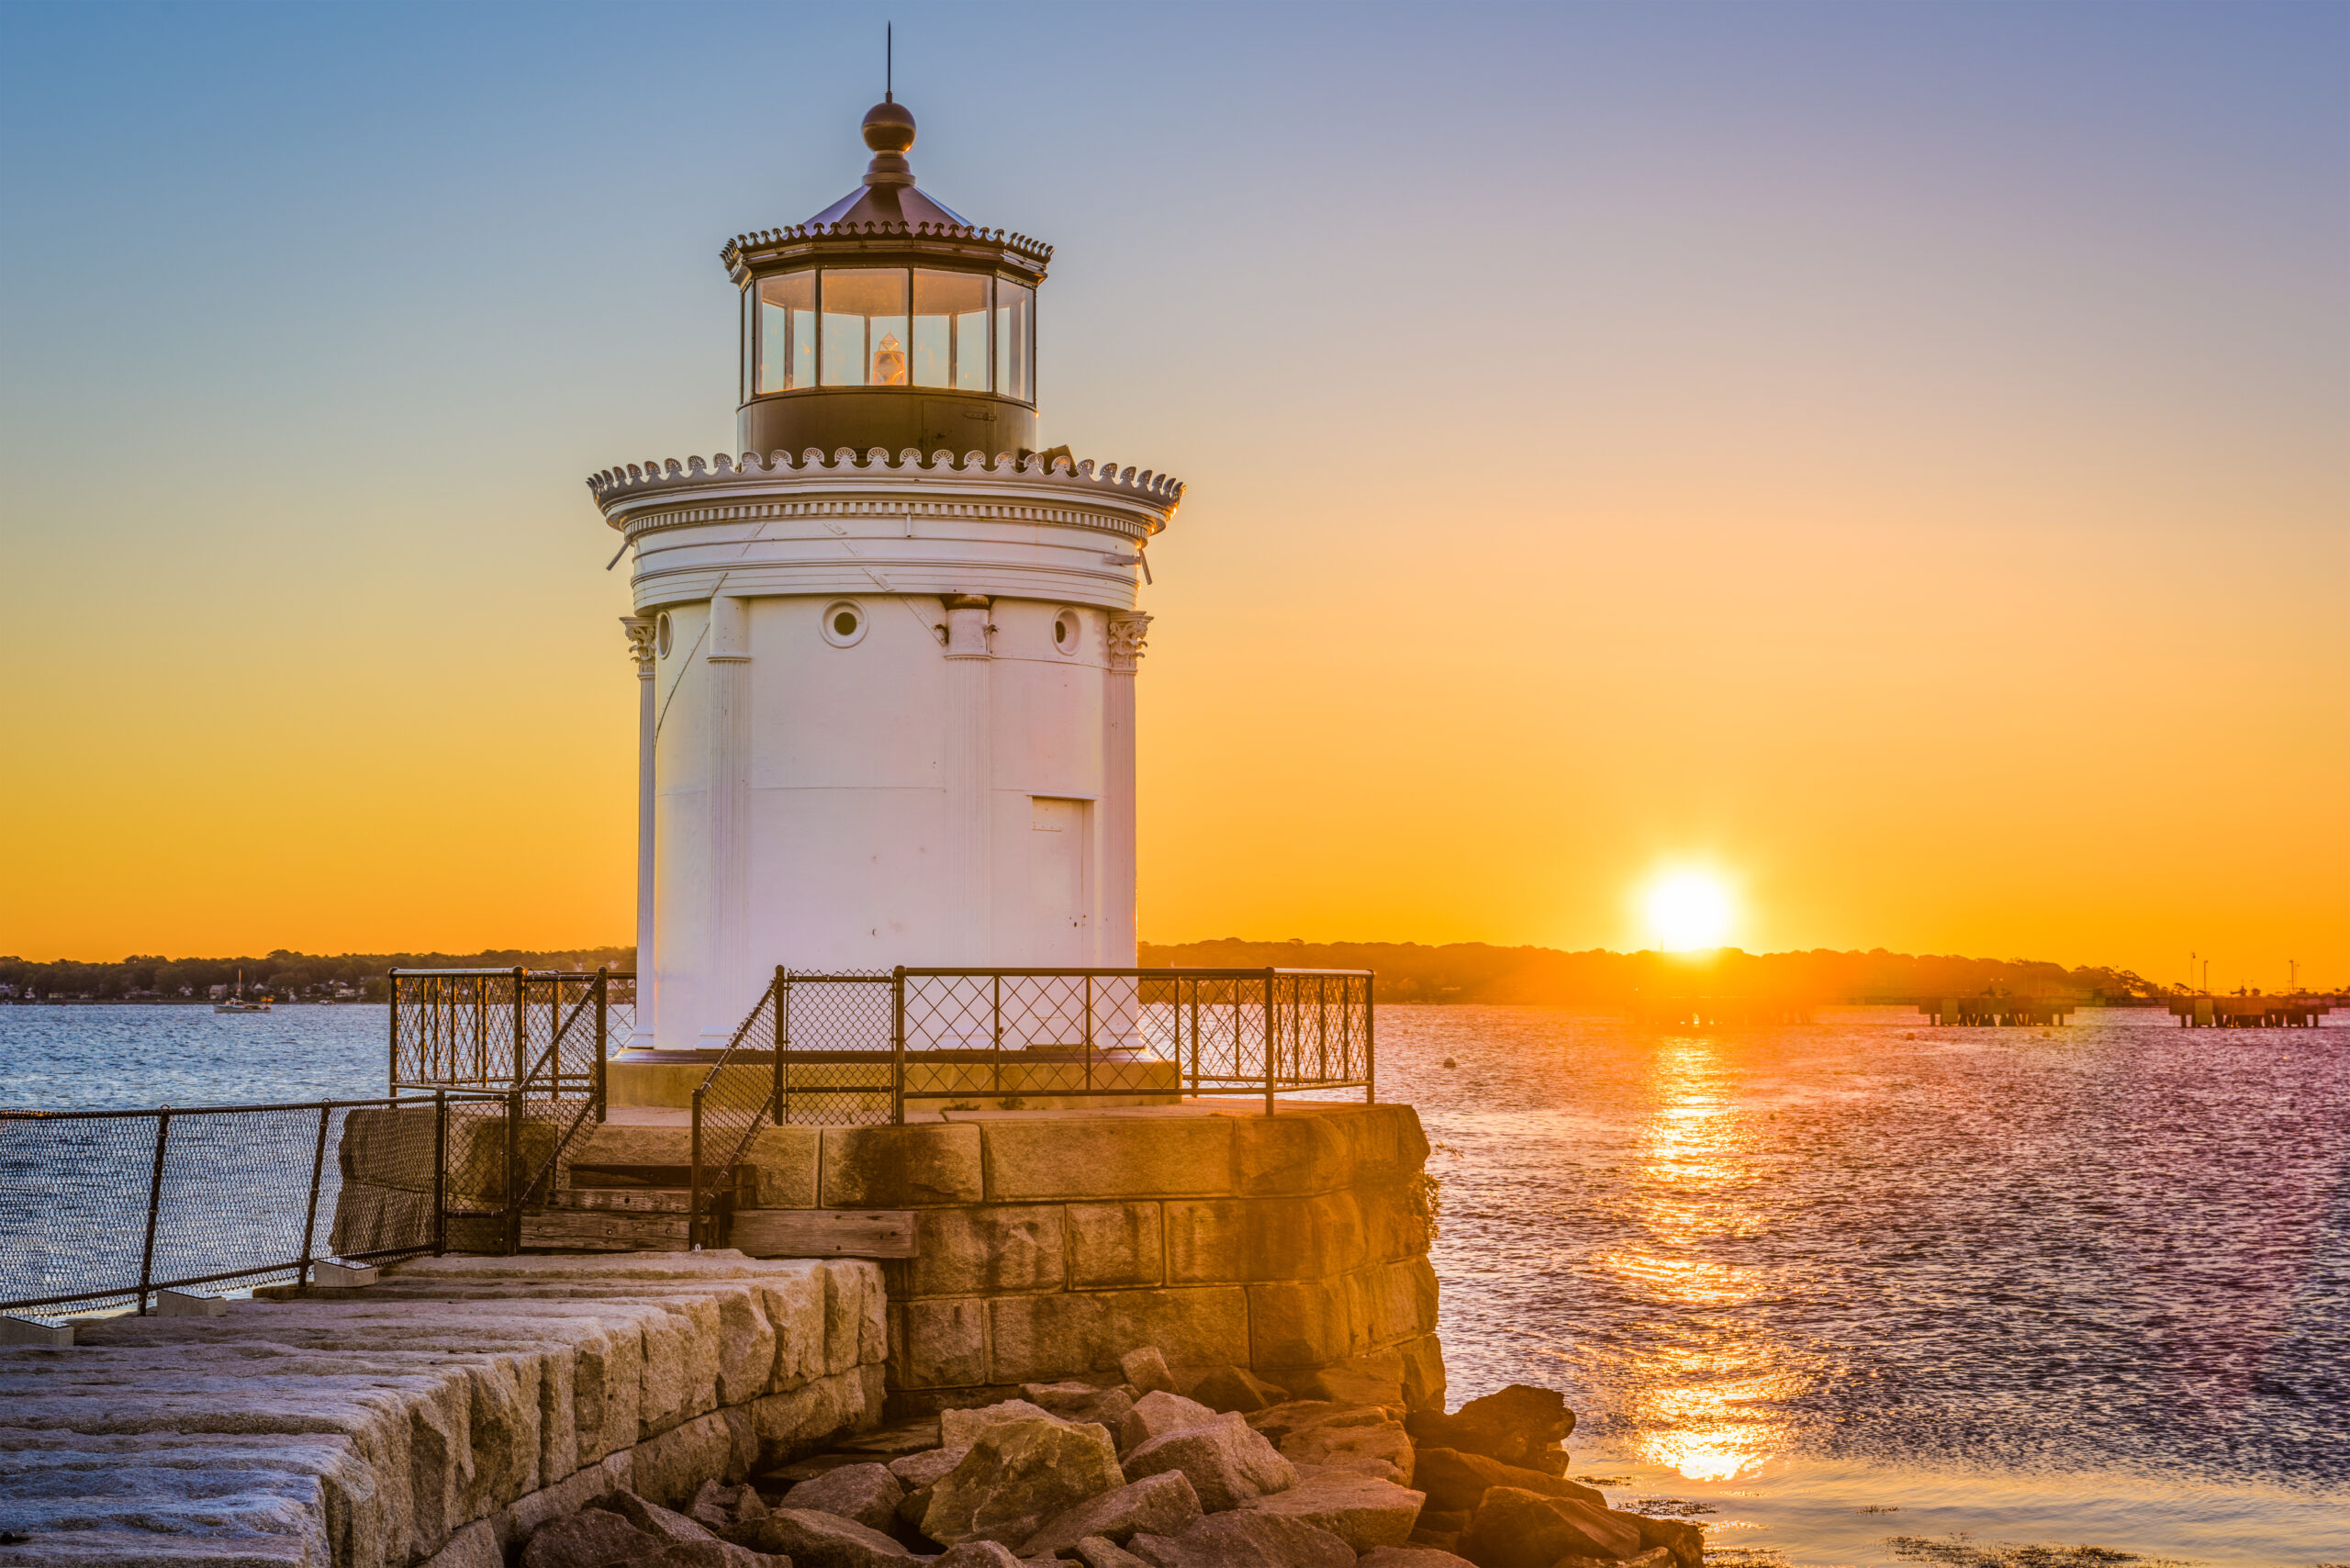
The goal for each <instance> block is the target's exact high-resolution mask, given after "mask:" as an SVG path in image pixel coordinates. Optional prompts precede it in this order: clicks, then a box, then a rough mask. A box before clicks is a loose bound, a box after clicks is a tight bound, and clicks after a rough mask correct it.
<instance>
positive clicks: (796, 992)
mask: <svg viewBox="0 0 2350 1568" xmlns="http://www.w3.org/2000/svg"><path fill="white" fill-rule="evenodd" d="M1373 984H1374V981H1373V977H1372V974H1371V971H1370V970H1368V969H893V970H890V971H888V972H886V973H882V972H872V973H849V974H814V973H802V972H797V971H794V970H791V969H777V970H776V971H775V978H774V980H773V981H772V983H771V984H769V986H768V987H767V990H766V991H764V992H762V993H761V995H760V997H759V1001H758V1003H757V1005H756V1006H755V1007H754V1008H753V1009H752V1010H751V1013H750V1014H749V1015H748V1016H747V1017H745V1018H744V1020H743V1023H742V1025H741V1026H740V1027H739V1028H737V1029H736V1030H735V1031H734V1035H733V1038H732V1039H731V1040H730V1041H729V1042H728V1044H727V1047H726V1049H725V1050H724V1051H723V1052H722V1053H721V1055H720V1057H719V1058H718V1060H717V1061H716V1062H715V1063H713V1064H712V1065H711V1070H710V1071H709V1073H708V1074H707V1075H706V1076H705V1077H704V1079H703V1081H702V1084H701V1087H700V1088H699V1089H698V1090H697V1091H695V1093H694V1101H693V1126H694V1143H693V1168H692V1172H691V1177H690V1180H691V1182H692V1187H693V1195H692V1214H693V1229H692V1234H693V1235H694V1237H695V1238H697V1239H708V1238H711V1237H712V1236H714V1235H716V1234H720V1233H721V1232H722V1226H723V1218H724V1216H723V1212H722V1211H723V1208H724V1205H725V1201H726V1196H725V1195H726V1194H727V1193H731V1192H732V1191H733V1183H734V1178H735V1173H736V1170H737V1168H738V1166H739V1165H740V1163H741V1161H742V1159H744V1156H745V1155H746V1154H747V1153H748V1151H749V1149H750V1147H751V1141H752V1139H753V1138H754V1137H756V1136H757V1134H758V1131H759V1129H760V1128H761V1127H762V1126H770V1125H774V1126H784V1125H789V1124H793V1123H816V1124H821V1125H823V1126H857V1125H878V1124H882V1123H901V1122H903V1121H904V1120H905V1119H906V1106H907V1104H908V1103H909V1102H913V1103H919V1104H926V1105H930V1106H932V1107H933V1108H936V1107H938V1106H941V1105H944V1106H945V1107H947V1108H952V1109H963V1110H982V1109H1003V1110H1017V1109H1020V1108H1023V1107H1024V1106H1026V1105H1029V1104H1030V1103H1034V1102H1036V1101H1059V1100H1099V1099H1112V1098H1115V1099H1144V1100H1151V1099H1159V1098H1165V1099H1174V1098H1178V1097H1181V1096H1182V1095H1186V1094H1189V1095H1203V1094H1248V1095H1257V1094H1261V1095H1263V1096H1264V1100H1265V1112H1266V1114H1268V1115H1270V1114H1273V1111H1274V1106H1275V1102H1276V1100H1277V1098H1278V1097H1279V1095H1280V1094H1281V1093H1282V1092H1320V1091H1327V1090H1337V1089H1356V1088H1359V1089H1361V1090H1362V1091H1363V1092H1364V1097H1365V1098H1366V1099H1370V1098H1373V1097H1375V1095H1376V1092H1377V1087H1376V1083H1377V1071H1376V1070H1377V1054H1376V1039H1375V1036H1374V1030H1373V1012H1374V1008H1373ZM705 1193H710V1194H713V1196H712V1197H711V1198H709V1199H707V1200H706V1199H705V1196H704V1194H705Z"/></svg>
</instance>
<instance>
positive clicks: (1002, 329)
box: [995, 278, 1036, 403]
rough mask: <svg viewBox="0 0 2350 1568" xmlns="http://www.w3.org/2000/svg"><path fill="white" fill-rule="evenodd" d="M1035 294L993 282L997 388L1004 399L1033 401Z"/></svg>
mask: <svg viewBox="0 0 2350 1568" xmlns="http://www.w3.org/2000/svg"><path fill="white" fill-rule="evenodd" d="M1035 300H1036V291H1035V289H1033V288H1029V287H1027V286H1025V285H1023V284H1017V283H1006V282H1005V281H1004V280H1003V279H1002V278H998V279H996V283H995V367H996V386H997V388H998V389H999V390H1001V391H1002V393H1003V395H1004V396H1005V397H1007V398H1019V399H1020V400H1021V401H1022V402H1024V403H1033V402H1035V400H1036V388H1035V371H1034V368H1033V366H1034V364H1035V341H1036V340H1035V331H1036V310H1035Z"/></svg>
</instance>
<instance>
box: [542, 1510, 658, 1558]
mask: <svg viewBox="0 0 2350 1568" xmlns="http://www.w3.org/2000/svg"><path fill="white" fill-rule="evenodd" d="M664 1544H665V1543H664V1542H663V1540H661V1538H660V1537H658V1536H655V1535H652V1534H650V1533H648V1532H647V1531H644V1530H641V1529H637V1528H636V1527H635V1526H633V1525H632V1524H630V1523H629V1522H628V1521H627V1520H626V1519H624V1518H621V1517H620V1516H619V1515H618V1514H610V1513H606V1512H605V1511H604V1510H603V1509H601V1508H584V1509H582V1510H581V1511H580V1512H578V1513H576V1514H566V1515H565V1516H564V1517H563V1518H559V1519H552V1520H550V1521H548V1522H547V1523H545V1524H543V1525H541V1526H540V1527H539V1528H538V1529H537V1530H536V1531H535V1532H533V1533H532V1536H531V1541H530V1544H529V1545H527V1546H525V1547H524V1548H522V1568H603V1565H604V1564H606V1563H612V1562H624V1563H634V1562H638V1561H639V1560H640V1559H643V1558H646V1557H651V1556H652V1555H654V1554H655V1552H657V1551H660V1550H661V1548H662V1546H663V1545H664Z"/></svg>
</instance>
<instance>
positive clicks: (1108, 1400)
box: [1020, 1383, 1135, 1433]
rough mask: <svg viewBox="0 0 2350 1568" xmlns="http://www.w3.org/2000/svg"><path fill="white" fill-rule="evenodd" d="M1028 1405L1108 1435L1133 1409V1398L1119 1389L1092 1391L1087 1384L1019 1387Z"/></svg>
mask: <svg viewBox="0 0 2350 1568" xmlns="http://www.w3.org/2000/svg"><path fill="white" fill-rule="evenodd" d="M1020 1392H1021V1393H1022V1394H1024V1395H1025V1396H1026V1397H1027V1400H1028V1403H1030V1404H1031V1405H1034V1406H1037V1407H1038V1408H1039V1409H1041V1410H1044V1411H1045V1412H1046V1413H1047V1414H1048V1415H1054V1416H1058V1417H1060V1418H1061V1419H1062V1420H1064V1421H1091V1422H1094V1423H1095V1424H1097V1425H1099V1426H1103V1427H1107V1428H1110V1430H1111V1431H1112V1432H1113V1433H1114V1432H1115V1431H1117V1429H1118V1427H1119V1425H1120V1424H1121V1423H1122V1422H1124V1421H1125V1418H1126V1412H1127V1411H1129V1410H1132V1409H1133V1408H1134V1407H1135V1402H1134V1396H1133V1395H1132V1394H1128V1393H1127V1392H1126V1391H1125V1389H1123V1388H1096V1387H1094V1386H1093V1385H1092V1384H1091V1383H1023V1384H1021V1385H1020Z"/></svg>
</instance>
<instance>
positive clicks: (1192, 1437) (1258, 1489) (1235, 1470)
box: [1125, 1412, 1547, 1568]
mask: <svg viewBox="0 0 2350 1568" xmlns="http://www.w3.org/2000/svg"><path fill="white" fill-rule="evenodd" d="M1170 1470H1180V1471H1181V1472H1182V1473H1184V1474H1185V1475H1187V1476H1189V1477H1190V1478H1191V1482H1192V1491H1194V1492H1196V1493H1198V1494H1199V1498H1200V1506H1201V1507H1203V1508H1205V1509H1206V1510H1207V1511H1208V1512H1209V1513H1211V1514H1220V1513H1222V1512H1224V1511H1225V1509H1226V1508H1235V1507H1238V1506H1240V1505H1241V1504H1242V1503H1244V1502H1246V1501H1248V1499H1249V1498H1251V1497H1257V1496H1261V1495H1264V1494H1265V1493H1268V1492H1283V1491H1287V1490H1288V1489H1289V1488H1290V1487H1292V1486H1294V1485H1296V1484H1297V1471H1296V1469H1295V1468H1294V1467H1293V1466H1292V1465H1291V1463H1290V1462H1289V1461H1287V1460H1285V1459H1283V1458H1282V1457H1281V1454H1280V1452H1279V1451H1278V1450H1275V1449H1274V1447H1273V1445H1272V1444H1270V1443H1269V1442H1267V1441H1266V1440H1265V1439H1264V1434H1262V1433H1261V1432H1253V1431H1250V1430H1249V1429H1248V1422H1247V1421H1246V1420H1244V1419H1242V1418H1241V1417H1240V1416H1239V1415H1238V1414H1237V1412H1227V1413H1225V1415H1222V1416H1219V1417H1216V1418H1215V1419H1214V1420H1213V1421H1211V1422H1209V1423H1208V1424H1207V1425H1206V1426H1203V1427H1190V1428H1185V1429H1184V1430H1182V1431H1180V1432H1169V1433H1168V1434H1167V1435H1166V1436H1165V1437H1163V1438H1153V1439H1150V1440H1149V1441H1148V1442H1147V1443H1143V1444H1141V1445H1139V1446H1138V1447H1136V1449H1134V1450H1132V1451H1131V1452H1129V1453H1128V1454H1127V1455H1126V1458H1125V1473H1127V1474H1128V1475H1130V1476H1132V1477H1134V1478H1136V1479H1137V1480H1139V1479H1140V1478H1142V1477H1143V1476H1146V1475H1160V1474H1164V1473H1166V1472H1168V1471H1170ZM1546 1568H1547V1564H1546Z"/></svg>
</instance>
